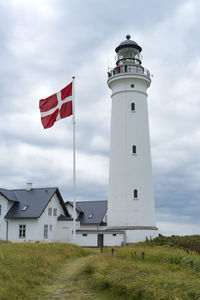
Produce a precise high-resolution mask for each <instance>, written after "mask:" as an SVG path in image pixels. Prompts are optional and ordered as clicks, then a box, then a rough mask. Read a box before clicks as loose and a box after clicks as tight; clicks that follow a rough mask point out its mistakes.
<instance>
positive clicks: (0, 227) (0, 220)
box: [0, 195, 14, 240]
mask: <svg viewBox="0 0 200 300" xmlns="http://www.w3.org/2000/svg"><path fill="white" fill-rule="evenodd" d="M13 203H14V202H12V201H9V200H7V199H6V198H5V197H4V196H3V195H0V205H1V215H0V240H6V220H5V219H4V217H5V215H6V214H7V212H8V211H9V209H10V208H11V206H12V205H13Z"/></svg>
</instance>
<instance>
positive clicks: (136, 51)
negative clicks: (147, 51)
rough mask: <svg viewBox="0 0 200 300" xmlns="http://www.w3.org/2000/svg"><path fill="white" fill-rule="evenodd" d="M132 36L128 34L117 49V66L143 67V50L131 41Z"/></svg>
mask: <svg viewBox="0 0 200 300" xmlns="http://www.w3.org/2000/svg"><path fill="white" fill-rule="evenodd" d="M130 38H131V36H130V35H129V34H127V36H126V40H125V41H123V42H122V43H120V44H119V46H118V47H117V48H116V49H115V51H116V53H117V57H116V60H117V62H116V64H117V66H124V65H141V54H140V52H141V51H142V48H141V47H140V46H139V45H138V44H137V43H136V42H134V41H132V40H130Z"/></svg>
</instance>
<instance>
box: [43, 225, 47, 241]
mask: <svg viewBox="0 0 200 300" xmlns="http://www.w3.org/2000/svg"><path fill="white" fill-rule="evenodd" d="M44 239H45V240H48V225H47V224H44Z"/></svg>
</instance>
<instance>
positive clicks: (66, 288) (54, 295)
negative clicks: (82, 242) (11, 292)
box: [37, 257, 105, 300]
mask: <svg viewBox="0 0 200 300" xmlns="http://www.w3.org/2000/svg"><path fill="white" fill-rule="evenodd" d="M86 260H88V257H81V258H76V259H75V260H73V261H71V262H68V264H66V265H64V266H63V268H62V269H61V270H60V272H59V273H58V274H56V276H55V279H54V282H53V283H52V284H50V285H47V286H44V287H43V291H42V294H41V296H40V297H38V298H37V299H41V300H47V299H48V300H50V299H59V300H64V299H72V300H82V299H89V300H91V299H95V300H102V299H105V297H104V298H102V296H101V295H98V294H96V293H95V292H93V291H89V290H88V288H87V287H86V283H85V281H84V280H83V279H80V278H79V277H80V276H77V274H78V271H79V270H80V269H81V267H83V265H84V263H85V261H86Z"/></svg>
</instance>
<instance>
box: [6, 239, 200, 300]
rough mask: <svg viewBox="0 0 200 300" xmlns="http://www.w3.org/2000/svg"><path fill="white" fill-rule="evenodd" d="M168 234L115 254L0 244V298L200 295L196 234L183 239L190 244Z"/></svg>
mask: <svg viewBox="0 0 200 300" xmlns="http://www.w3.org/2000/svg"><path fill="white" fill-rule="evenodd" d="M161 238H162V240H161ZM173 238H174V237H172V238H166V237H160V238H158V239H155V240H153V241H146V242H145V243H138V244H135V245H130V246H127V247H116V248H114V253H113V252H112V249H111V248H104V249H103V253H101V251H100V249H83V248H80V247H77V246H73V245H63V244H30V243H27V244H12V243H8V244H6V243H1V242H0V299H2V300H4V299H5V300H15V299H26V300H28V299H34V300H37V299H38V300H40V299H41V300H43V299H44V300H47V299H61V300H62V299H73V300H79V299H97V300H103V299H104V300H120V299H123V300H124V299H125V300H126V299H127V300H129V299H137V300H139V299H143V300H148V299H149V300H150V299H151V300H154V299H155V300H168V299H169V300H189V299H191V300H197V299H200V256H199V254H198V253H196V252H194V251H191V248H192V247H193V246H194V244H195V243H196V246H195V247H199V242H200V240H199V236H195V237H194V236H193V237H187V238H185V239H184V241H185V244H187V245H188V244H191V248H190V247H185V246H183V244H184V243H183V239H182V238H181V237H180V238H178V237H176V242H175V241H174V240H173V242H172V241H171V239H173ZM181 239H182V241H180V240H181ZM188 239H191V240H193V242H191V243H190V242H189V241H188ZM194 240H195V242H194ZM186 241H187V242H186ZM197 249H198V248H197Z"/></svg>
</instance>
